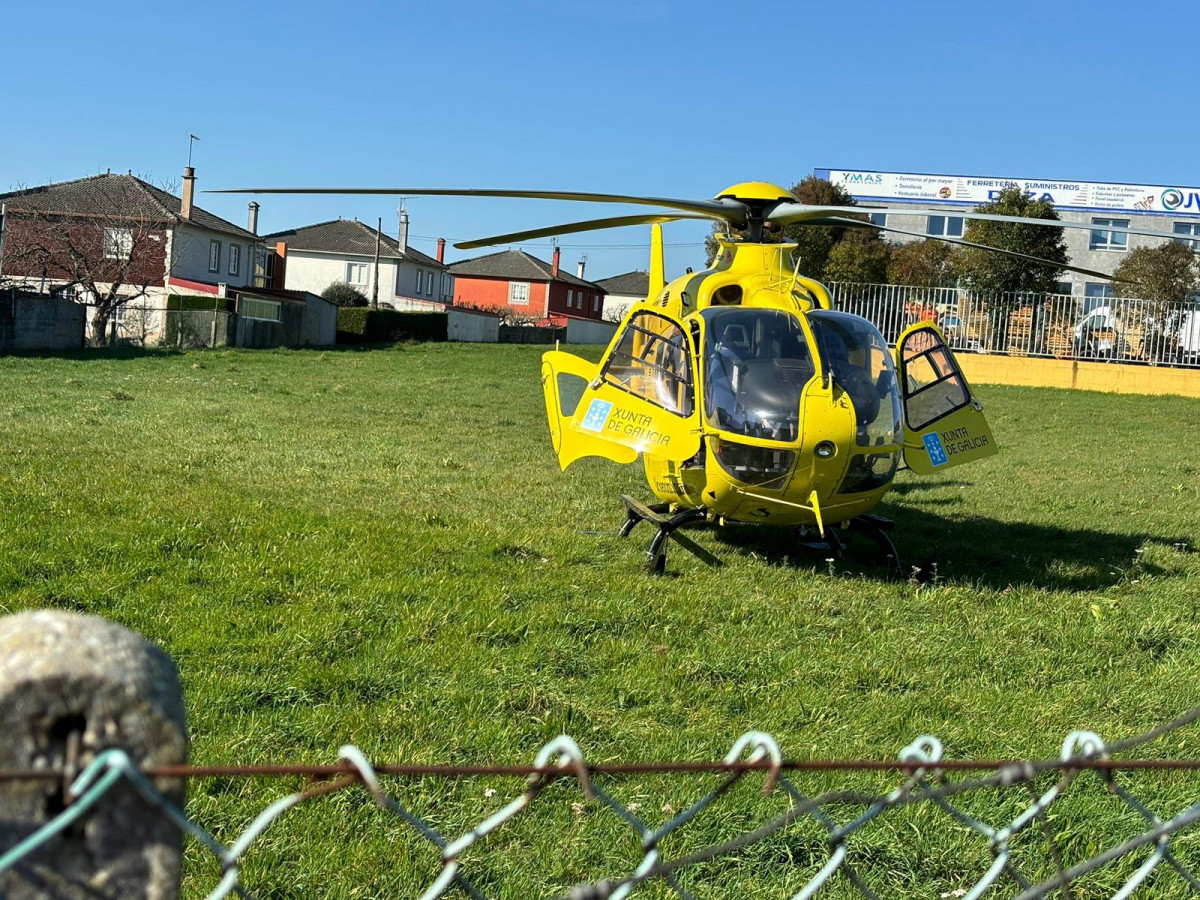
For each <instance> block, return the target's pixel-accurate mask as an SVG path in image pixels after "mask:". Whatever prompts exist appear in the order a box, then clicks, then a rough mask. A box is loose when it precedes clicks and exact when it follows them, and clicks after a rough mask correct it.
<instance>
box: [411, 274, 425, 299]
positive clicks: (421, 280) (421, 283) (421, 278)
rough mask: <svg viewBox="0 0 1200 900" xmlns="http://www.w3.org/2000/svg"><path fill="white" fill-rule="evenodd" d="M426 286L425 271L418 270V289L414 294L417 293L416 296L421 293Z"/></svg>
mask: <svg viewBox="0 0 1200 900" xmlns="http://www.w3.org/2000/svg"><path fill="white" fill-rule="evenodd" d="M424 284H425V270H424V269H417V289H416V290H415V291H414V292H413V293H416V294H419V293H421V288H422V287H423V286H424Z"/></svg>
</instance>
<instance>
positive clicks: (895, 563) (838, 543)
mask: <svg viewBox="0 0 1200 900" xmlns="http://www.w3.org/2000/svg"><path fill="white" fill-rule="evenodd" d="M847 524H848V525H849V526H850V527H851V528H853V529H854V530H855V531H860V532H862V533H863V534H865V535H866V536H867V537H869V538H870V539H871V540H872V541H874V542H875V545H876V546H877V547H878V548H879V549H880V550H882V551H883V554H884V557H885V559H886V565H887V568H888V571H889V572H891V573H892V574H894V575H902V574H903V570H902V569H901V568H900V554H899V553H898V552H897V551H896V545H895V544H893V543H892V539H891V538H890V537H888V532H889V531H892V530H893V529H894V528H895V527H896V523H895V522H893V521H892V520H891V519H885V518H883V516H876V515H873V514H871V513H866V514H864V515H861V516H856V517H854V518H853V519H851V520H850V521H849V522H848V523H847ZM805 530H806V529H802V530H801V534H802V535H803V534H804V531H805ZM803 546H805V547H807V548H808V549H810V550H821V551H827V552H829V553H831V554H832V555H833V556H834V557H835V558H837V559H841V558H842V554H843V551H844V550H845V544H843V543H842V539H841V538H840V537H839V536H838V533H837V531H836V529H833V528H829V529H827V530H826V532H825V537H824V538H823V539H822V540H820V541H804V542H803Z"/></svg>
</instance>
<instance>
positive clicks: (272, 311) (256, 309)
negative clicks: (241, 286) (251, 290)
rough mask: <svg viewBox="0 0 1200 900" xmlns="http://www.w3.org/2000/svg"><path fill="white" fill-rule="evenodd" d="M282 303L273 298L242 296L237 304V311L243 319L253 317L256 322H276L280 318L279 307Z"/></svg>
mask: <svg viewBox="0 0 1200 900" xmlns="http://www.w3.org/2000/svg"><path fill="white" fill-rule="evenodd" d="M282 307H283V304H282V303H279V302H278V301H275V300H260V299H259V298H258V297H243V298H242V302H241V303H240V304H239V306H238V312H239V313H241V316H242V318H243V319H253V320H254V321H256V322H278V321H280V319H281V318H282V317H281V315H280V309H281V308H282Z"/></svg>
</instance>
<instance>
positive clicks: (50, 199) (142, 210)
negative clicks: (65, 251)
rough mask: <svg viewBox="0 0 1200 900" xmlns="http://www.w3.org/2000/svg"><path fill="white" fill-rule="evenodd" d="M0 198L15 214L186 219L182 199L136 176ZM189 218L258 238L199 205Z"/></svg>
mask: <svg viewBox="0 0 1200 900" xmlns="http://www.w3.org/2000/svg"><path fill="white" fill-rule="evenodd" d="M0 201H3V202H5V203H7V204H8V206H9V210H10V211H11V212H14V213H19V212H21V211H22V210H30V211H37V212H41V213H51V212H54V213H64V214H67V215H78V216H116V217H118V218H131V219H133V218H136V219H144V220H148V221H151V222H162V223H163V224H164V225H177V224H179V223H181V222H183V221H184V219H183V218H182V217H181V216H180V215H179V211H180V209H181V208H182V206H183V201H181V200H180V199H179V198H178V197H176V196H175V195H174V194H171V193H169V192H168V191H164V190H163V189H162V188H157V187H155V186H154V185H152V184H147V183H146V182H145V181H142V179H140V178H138V177H137V176H135V175H113V174H111V173H109V174H106V175H92V176H90V177H88V178H77V179H75V180H74V181H62V182H59V183H58V184H43V185H40V186H38V187H32V188H24V189H22V190H19V191H10V192H9V193H7V194H0ZM189 221H190V222H191V223H192V224H194V225H198V226H200V227H201V228H209V229H211V230H213V231H224V232H226V233H228V234H236V235H237V236H238V237H244V238H248V239H250V240H254V241H257V240H258V236H257V235H254V234H251V233H250V232H249V231H247V230H246V229H244V228H240V227H238V226H237V225H234V224H233V223H232V222H227V221H226V220H225V219H222V218H221V217H220V216H215V215H213V214H212V213H210V212H209V211H208V210H205V209H201V208H200V207H198V206H193V207H192V216H191V219H190V220H189Z"/></svg>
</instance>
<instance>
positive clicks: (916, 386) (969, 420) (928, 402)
mask: <svg viewBox="0 0 1200 900" xmlns="http://www.w3.org/2000/svg"><path fill="white" fill-rule="evenodd" d="M896 363H897V368H898V369H899V375H900V385H901V397H902V398H903V401H904V461H905V462H906V463H907V464H908V467H909V468H910V469H912V470H913V471H914V472H916V473H917V474H918V475H932V474H933V473H934V472H936V471H937V470H939V469H949V468H951V467H952V466H959V465H962V464H963V463H969V462H974V461H975V460H977V459H983V458H984V457H987V456H993V455H995V453H996V452H997V448H996V440H995V438H993V437H992V430H991V428H989V427H988V423H987V420H986V419H985V418H984V417H983V404H982V403H980V402H979V401H978V400H977V399H975V397H973V396H972V395H971V388H970V387H969V386H968V385H967V379H966V378H964V377H963V373H962V369H961V368H959V365H958V360H956V359H955V358H954V354H953V353H951V352H950V348H949V347H947V346H946V339H945V338H944V337H943V336H942V333H941V331H940V330H939V329H938V327H937V326H936V325H934V324H932V323H931V322H918V323H917V324H915V325H912V326H910V327H909V328H907V329H905V331H904V332H903V333H902V334H901V335H900V340H898V341H897V342H896Z"/></svg>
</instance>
